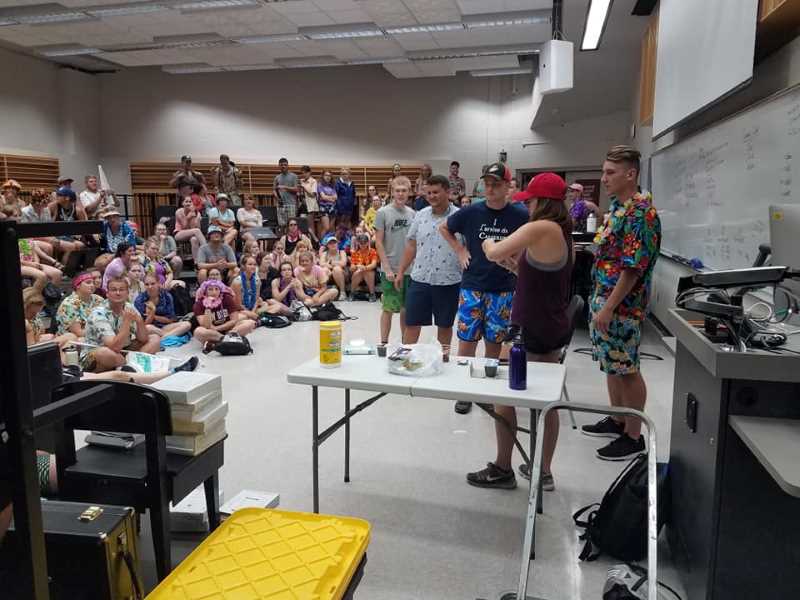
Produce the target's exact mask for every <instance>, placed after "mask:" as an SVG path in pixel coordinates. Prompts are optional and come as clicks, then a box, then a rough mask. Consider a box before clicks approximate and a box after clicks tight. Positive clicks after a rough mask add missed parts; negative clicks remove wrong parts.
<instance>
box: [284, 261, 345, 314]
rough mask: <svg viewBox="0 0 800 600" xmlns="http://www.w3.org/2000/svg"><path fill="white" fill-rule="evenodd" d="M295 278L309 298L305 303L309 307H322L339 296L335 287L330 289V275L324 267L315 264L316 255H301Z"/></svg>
mask: <svg viewBox="0 0 800 600" xmlns="http://www.w3.org/2000/svg"><path fill="white" fill-rule="evenodd" d="M294 276H295V277H297V279H299V280H300V283H301V284H302V285H303V291H304V292H305V294H306V296H308V297H307V298H305V299H304V300H303V302H304V303H305V304H306V305H308V306H321V305H323V304H325V303H326V302H333V301H334V300H335V299H336V298H337V297H338V296H339V290H338V289H336V287H335V286H334V287H328V275H327V273H326V272H325V270H324V269H323V268H322V267H320V266H319V265H315V264H314V254H313V253H312V252H310V251H307V252H304V253H303V254H301V255H300V264H299V265H298V266H297V268H296V269H295V270H294Z"/></svg>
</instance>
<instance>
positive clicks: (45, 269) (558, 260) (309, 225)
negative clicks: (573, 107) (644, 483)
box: [0, 147, 660, 490]
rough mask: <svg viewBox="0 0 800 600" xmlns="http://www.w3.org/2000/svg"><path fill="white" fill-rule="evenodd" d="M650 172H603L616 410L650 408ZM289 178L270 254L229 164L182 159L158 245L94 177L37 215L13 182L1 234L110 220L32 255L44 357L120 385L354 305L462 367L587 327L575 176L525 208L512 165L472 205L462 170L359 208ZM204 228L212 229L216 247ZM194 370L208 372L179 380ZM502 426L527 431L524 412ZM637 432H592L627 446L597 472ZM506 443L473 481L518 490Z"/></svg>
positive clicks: (632, 442)
mask: <svg viewBox="0 0 800 600" xmlns="http://www.w3.org/2000/svg"><path fill="white" fill-rule="evenodd" d="M638 160H639V158H638V152H636V151H635V150H633V149H631V148H628V147H615V148H612V149H611V151H609V153H608V155H607V157H606V160H605V162H604V164H603V176H602V177H603V184H604V185H605V186H606V188H607V190H608V192H609V194H610V195H611V207H610V213H609V214H608V215H607V216H606V219H605V222H604V223H603V224H602V225H601V227H600V228H599V230H598V234H597V237H596V240H595V242H596V248H597V249H596V251H595V252H596V260H595V266H594V290H593V294H592V298H591V302H590V310H591V315H592V319H591V326H590V333H591V338H592V344H593V347H594V354H595V358H596V360H598V361H599V362H600V367H601V369H602V370H603V371H604V372H605V373H606V375H607V381H608V393H609V399H610V402H611V403H612V404H614V405H621V406H628V407H632V408H638V409H642V408H643V407H644V402H645V398H646V388H645V385H644V380H643V379H642V378H641V375H640V373H639V357H638V347H639V343H640V339H641V326H642V322H643V320H644V318H645V316H646V312H647V302H648V294H649V286H650V278H651V274H652V269H653V265H654V263H655V259H656V256H657V253H658V246H659V243H660V224H659V221H658V215H657V213H656V211H655V209H654V207H653V204H652V199H651V198H650V196H649V194H647V193H646V192H641V191H640V190H639V188H638V185H637V179H638V172H639V162H638ZM279 166H280V169H281V172H280V173H279V174H278V175H277V176H276V177H275V183H274V193H275V199H276V204H277V206H278V218H279V224H280V232H279V233H281V234H282V235H281V237H280V238H278V239H277V240H276V241H275V242H274V244H273V245H272V247H271V248H268V247H266V246H265V245H264V244H263V241H262V240H259V239H258V236H257V235H256V234H257V233H258V229H259V228H260V227H262V226H263V220H262V217H261V213H260V211H259V210H258V209H257V208H256V207H255V206H254V204H253V201H252V199H251V198H249V197H248V196H247V195H246V194H241V193H240V192H239V184H240V179H241V177H240V174H239V173H238V169H237V168H236V166H235V165H234V164H233V163H232V162H231V161H230V159H229V158H228V157H227V156H224V155H223V156H222V157H220V165H219V167H218V168H217V169H215V171H214V172H213V173H212V174H211V179H212V181H213V183H212V185H213V188H214V193H213V194H212V193H209V192H208V188H207V184H206V180H205V178H204V176H203V175H202V174H201V173H199V172H197V171H195V170H193V169H192V163H191V158H190V157H188V156H186V157H183V160H182V165H181V169H180V170H178V171H177V172H176V173H175V175H174V177H173V179H172V181H171V184H172V185H174V186H175V188H176V190H177V192H178V198H179V199H180V206H179V207H178V208H177V210H176V212H175V218H174V231H173V232H172V233H171V232H170V231H169V230H168V228H167V226H166V224H165V223H158V224H157V225H156V230H155V231H156V233H155V235H154V236H153V237H150V238H148V239H147V240H141V239H140V238H139V237H138V235H137V231H136V228H135V227H134V226H133V225H132V224H131V223H130V222H128V221H124V220H122V219H121V215H120V214H119V212H118V211H117V209H116V205H115V204H114V200H113V196H111V195H109V194H105V193H103V192H102V191H98V190H97V182H96V178H94V177H87V179H86V183H87V191H86V192H84V193H81V195H80V198H78V197H77V196H76V194H75V193H74V192H73V191H72V189H71V187H70V185H71V183H72V181H71V180H61V181H59V187H58V189H57V190H56V192H55V194H54V196H52V197H51V196H49V195H48V194H47V193H46V192H45V191H44V190H33V191H32V193H31V195H30V202H29V203H28V204H27V205H26V204H25V202H23V201H22V200H21V199H20V198H19V197H18V194H17V192H18V191H19V189H18V186H17V185H16V184H15V182H13V181H10V182H6V184H5V185H4V186H3V204H2V210H1V211H0V212H2V214H3V216H4V218H17V219H20V220H22V221H26V222H47V221H48V220H52V221H70V220H80V219H85V218H88V217H89V216H93V217H96V218H101V219H102V220H103V221H104V225H103V233H102V235H101V236H99V238H98V239H94V238H93V237H92V236H82V237H81V238H76V237H67V236H62V237H61V238H41V239H26V240H20V260H21V265H22V275H23V277H25V278H27V279H29V280H30V283H31V284H32V285H31V287H30V288H29V289H28V290H26V294H25V297H24V298H23V301H24V304H25V315H26V322H27V333H28V341H29V343H36V342H38V341H42V340H45V339H52V340H54V341H56V342H57V343H59V345H61V346H62V347H66V346H69V345H72V344H75V343H78V344H80V345H81V347H82V348H83V349H84V351H83V352H81V358H80V366H81V367H82V369H83V371H85V372H87V373H111V372H116V371H118V370H119V369H120V368H122V369H123V370H125V365H126V352H127V351H140V352H148V353H156V352H158V351H159V348H160V347H161V346H162V345H169V344H168V343H167V340H169V343H184V342H185V341H186V337H187V336H190V335H193V336H194V338H195V339H196V340H197V341H199V342H200V343H201V344H202V349H203V351H204V352H210V351H211V350H212V349H213V348H214V346H215V344H216V343H218V342H219V341H220V340H221V339H222V338H223V336H225V335H226V334H227V333H238V334H240V335H248V334H250V333H251V332H252V331H253V330H254V329H255V328H256V327H257V326H258V325H259V323H260V322H261V318H262V316H263V315H264V314H269V315H283V316H287V317H293V316H294V315H296V313H297V311H298V309H302V307H304V306H305V307H319V306H323V305H326V304H328V303H330V302H333V301H338V300H353V299H356V298H357V297H363V299H365V300H368V301H370V302H376V301H377V299H378V295H379V294H380V302H381V316H380V325H379V341H380V342H381V343H387V342H388V340H389V336H390V333H391V328H392V321H393V318H394V315H395V314H397V315H398V316H399V319H398V320H399V322H398V325H399V327H400V330H401V339H402V340H403V342H404V343H416V342H417V341H418V340H419V337H420V332H421V328H422V327H424V326H429V325H435V326H436V327H437V339H438V341H439V343H440V344H441V345H442V347H443V348H444V349H445V352H449V351H450V344H451V341H452V335H453V329H454V327H455V329H456V336H457V339H458V348H457V350H456V353H457V354H458V355H459V356H475V355H476V352H477V347H478V345H479V343H480V342H481V341H483V345H484V355H485V356H486V357H489V358H497V357H499V356H500V355H501V352H502V349H503V344H504V342H506V341H507V340H508V339H509V336H510V333H511V330H512V327H513V326H516V327H517V328H519V329H520V330H521V335H522V338H523V340H524V344H525V347H526V349H527V351H528V354H529V359H530V360H536V361H546V362H552V361H555V360H557V359H558V355H559V350H560V349H561V348H562V346H563V345H564V343H565V340H566V339H568V337H569V334H570V330H571V326H572V324H571V323H570V322H569V318H568V316H567V306H568V304H569V301H570V295H571V289H572V288H571V277H572V265H573V259H574V254H573V245H572V235H571V234H572V232H573V228H574V226H575V224H576V223H578V224H579V226H580V224H581V223H583V222H585V219H586V218H587V216H588V215H589V214H591V213H595V214H599V209H598V207H597V206H596V205H594V204H592V203H590V202H586V201H585V200H583V199H582V198H580V194H581V192H582V190H580V189H579V188H580V186H578V185H577V184H573V185H572V186H570V187H569V188H568V187H567V184H566V183H565V182H564V180H563V179H562V178H561V177H559V176H557V175H555V174H553V173H541V174H539V175H537V176H536V177H534V178H533V179H532V180H531V182H530V184H529V185H528V186H527V188H526V189H525V190H523V191H521V192H517V191H516V183H515V181H514V178H513V176H512V173H511V170H510V169H509V168H508V166H506V165H505V164H504V163H502V162H499V163H495V164H492V165H487V166H486V167H484V168H483V173H482V175H481V177H480V179H479V182H478V184H476V185H475V187H474V188H473V190H472V192H473V193H472V194H471V195H466V193H465V192H466V186H465V182H464V180H463V178H461V177H460V175H459V165H458V163H457V162H455V161H454V162H453V163H452V165H451V167H450V171H449V173H448V174H447V175H435V174H433V173H432V170H431V169H430V167H429V166H428V165H425V166H424V167H423V169H422V170H421V172H420V175H419V177H418V178H417V179H416V180H415V181H414V182H412V181H410V180H409V179H408V178H407V177H405V176H403V175H402V173H401V169H400V165H395V168H394V170H393V175H392V177H391V178H390V179H389V180H388V182H387V188H386V193H384V192H383V191H379V190H377V189H376V188H375V187H373V186H370V188H369V189H367V190H366V192H367V193H366V195H365V196H364V197H363V198H362V201H361V202H359V200H358V195H357V193H356V189H355V186H354V184H353V182H352V181H351V180H350V178H349V172H348V170H347V169H342V170H341V173H340V175H339V177H338V178H337V179H336V180H335V181H334V180H333V178H332V176H331V173H330V172H325V173H323V174H322V176H321V178H320V180H319V181H317V180H316V179H314V177H313V176H312V173H311V169H310V168H308V167H303V168H302V169H301V174H300V176H299V177H298V176H297V175H295V174H294V173H292V172H291V171H290V170H289V168H288V161H287V160H286V159H281V160H280V162H279ZM231 205H233V206H235V207H238V208H237V211H236V213H234V211H233V208H232V207H231ZM202 217H207V218H208V222H209V225H208V227H207V229H206V231H205V232H204V231H203V227H202ZM301 224H302V225H303V227H301ZM185 242H186V243H188V247H189V248H191V257H192V259H193V262H194V265H195V269H196V280H197V288H196V291H195V292H194V298H193V299H192V298H191V297H190V289H189V287H187V285H186V282H185V281H184V280H182V279H181V278H180V274H181V271H182V269H183V268H184V258H188V256H185V257H184V256H181V254H180V252H179V250H180V244H182V243H185ZM93 247H96V251H95V253H94V258H93V261H92V263H91V265H88V267H89V268H86V269H84V270H81V271H79V272H77V274H75V275H74V277H73V279H72V282H71V284H72V293H71V294H69V295H68V296H67V297H66V298H64V299H63V301H62V302H61V304H60V305H59V306H58V308H57V310H56V311H55V312H54V314H53V323H52V326H51V328H50V329H49V331H47V332H46V331H45V328H44V327H43V325H42V324H41V323H40V321H39V314H40V312H41V310H42V308H43V307H44V306H45V304H46V302H45V299H44V297H43V294H42V290H43V289H45V288H46V286H47V284H48V282H49V283H55V284H58V283H60V282H61V279H62V274H63V272H64V271H65V270H67V271H68V270H69V269H70V268H72V269H75V266H76V263H75V261H72V258H71V257H72V256H81V257H85V256H87V254H88V253H87V252H76V251H78V250H85V249H87V248H93ZM68 261H72V262H71V264H70V265H66V263H67V262H68ZM175 340H178V341H177V342H176V341H175ZM196 364H197V359H196V358H194V359H192V360H190V361H187V362H186V363H185V364H183V365H180V366H179V367H178V368H180V369H192V368H194V367H195V366H196ZM470 408H471V406H470V404H469V403H466V402H459V403H456V406H455V409H456V411H457V412H459V413H466V412H469V410H470ZM496 410H497V413H498V414H499V415H500V416H501V417H503V419H505V421H506V422H507V423H508V424H510V425H511V426H512V429H513V426H514V425H515V424H516V414H515V412H514V410H513V409H510V408H507V407H497V408H496ZM639 428H640V423H638V421H637V420H635V419H626V420H624V421H622V420H619V421H617V420H614V419H611V418H608V419H603V420H602V421H600V422H599V423H597V424H593V425H588V426H585V427H584V428H583V430H584V433H586V434H588V435H596V436H606V437H612V438H614V439H613V441H612V442H611V443H609V444H608V445H607V446H604V447H603V448H600V449H599V450H598V457H599V458H602V459H607V460H621V459H626V458H629V457H631V456H633V455H635V454H637V453H640V452H642V451H644V450H645V448H644V442H643V438H642V437H641V435H640V432H639ZM496 435H497V456H496V458H495V460H494V461H492V462H489V463H488V465H487V467H486V468H484V469H481V470H478V471H475V472H471V473H469V474H468V475H467V481H468V482H469V483H470V484H472V485H476V486H482V487H493V488H513V487H515V486H516V478H515V474H514V471H513V469H512V467H511V456H512V450H513V442H514V440H513V437H512V436H511V434H510V433H509V429H508V428H507V427H506V426H504V425H503V424H502V423H498V425H497V429H496ZM544 435H545V444H544V455H543V474H544V488H545V489H546V490H550V489H553V488H554V479H553V475H552V469H551V461H552V457H553V453H554V451H555V447H556V441H557V437H558V416H557V413H556V412H552V413H550V416H549V420H548V422H547V423H546V427H545V432H544ZM523 467H524V465H523ZM523 475H527V472H526V471H525V470H524V469H523Z"/></svg>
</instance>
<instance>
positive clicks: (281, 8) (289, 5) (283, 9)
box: [271, 0, 319, 15]
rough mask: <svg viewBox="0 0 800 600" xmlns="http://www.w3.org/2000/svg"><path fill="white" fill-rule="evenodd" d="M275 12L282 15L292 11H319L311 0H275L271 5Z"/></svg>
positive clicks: (289, 13)
mask: <svg viewBox="0 0 800 600" xmlns="http://www.w3.org/2000/svg"><path fill="white" fill-rule="evenodd" d="M271 8H272V9H273V10H274V11H275V12H279V13H280V14H282V15H291V14H293V13H303V12H319V7H318V6H317V5H316V4H314V3H313V2H312V1H311V0H293V1H292V2H276V3H275V4H273V5H272V7H271Z"/></svg>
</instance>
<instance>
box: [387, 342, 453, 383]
mask: <svg viewBox="0 0 800 600" xmlns="http://www.w3.org/2000/svg"><path fill="white" fill-rule="evenodd" d="M402 348H407V349H409V351H407V352H405V353H402V356H398V357H396V358H393V357H395V355H397V354H400V352H394V353H392V355H391V356H390V357H389V359H388V360H387V362H388V363H389V372H390V373H394V374H395V375H406V376H409V377H430V376H431V375H436V374H437V373H440V372H441V370H442V349H441V348H440V347H439V346H438V345H433V344H413V345H407V346H403V347H402Z"/></svg>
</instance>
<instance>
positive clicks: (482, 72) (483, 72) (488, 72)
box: [469, 67, 531, 77]
mask: <svg viewBox="0 0 800 600" xmlns="http://www.w3.org/2000/svg"><path fill="white" fill-rule="evenodd" d="M469 74H470V75H472V76H473V77H498V76H500V75H530V74H531V70H530V69H526V68H524V67H511V68H508V69H478V70H477V71H470V72H469Z"/></svg>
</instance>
